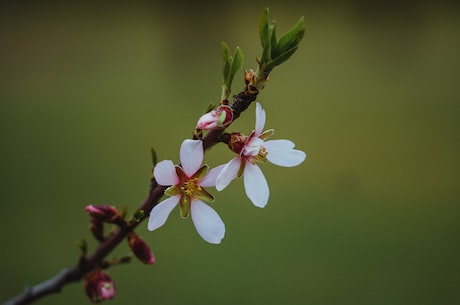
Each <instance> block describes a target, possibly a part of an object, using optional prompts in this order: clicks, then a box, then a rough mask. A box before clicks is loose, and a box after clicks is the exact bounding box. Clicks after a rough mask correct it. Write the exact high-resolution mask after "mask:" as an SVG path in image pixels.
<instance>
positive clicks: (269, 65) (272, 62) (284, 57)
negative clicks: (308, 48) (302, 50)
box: [266, 45, 299, 71]
mask: <svg viewBox="0 0 460 305" xmlns="http://www.w3.org/2000/svg"><path fill="white" fill-rule="evenodd" d="M298 48H299V46H298V45H297V46H295V47H294V48H292V49H290V50H287V51H286V52H284V53H282V54H280V55H279V56H278V57H276V58H274V59H272V60H270V61H269V62H267V64H266V70H267V71H271V70H272V69H273V68H274V67H276V66H279V65H280V64H282V63H283V62H285V61H286V60H288V59H289V58H290V57H291V56H292V54H294V53H295V51H297V49H298Z"/></svg>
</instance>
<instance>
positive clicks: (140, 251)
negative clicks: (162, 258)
mask: <svg viewBox="0 0 460 305" xmlns="http://www.w3.org/2000/svg"><path fill="white" fill-rule="evenodd" d="M128 244H129V247H130V248H131V251H133V253H134V255H135V256H136V257H137V258H138V259H139V260H140V261H141V262H143V263H145V264H149V265H153V264H155V256H154V255H153V252H152V251H151V250H150V248H149V246H148V245H147V243H146V242H145V241H144V240H143V239H142V238H140V237H139V235H137V234H136V233H134V232H130V233H129V235H128Z"/></svg>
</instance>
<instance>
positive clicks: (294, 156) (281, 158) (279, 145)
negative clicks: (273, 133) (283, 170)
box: [263, 140, 307, 167]
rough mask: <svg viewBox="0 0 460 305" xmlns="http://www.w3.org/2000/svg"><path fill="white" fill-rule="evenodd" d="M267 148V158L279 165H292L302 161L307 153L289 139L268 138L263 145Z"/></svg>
mask: <svg viewBox="0 0 460 305" xmlns="http://www.w3.org/2000/svg"><path fill="white" fill-rule="evenodd" d="M263 146H264V147H265V148H266V149H267V160H268V161H270V162H271V163H273V164H276V165H279V166H286V167H292V166H297V165H299V164H300V163H302V162H303V161H304V160H305V158H306V157H307V155H306V154H305V153H304V152H303V151H301V150H298V149H294V146H295V144H294V143H293V142H291V141H289V140H270V141H266V142H265V143H264V145H263Z"/></svg>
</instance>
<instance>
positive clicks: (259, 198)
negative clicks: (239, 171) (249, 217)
mask: <svg viewBox="0 0 460 305" xmlns="http://www.w3.org/2000/svg"><path fill="white" fill-rule="evenodd" d="M244 189H245V191H246V195H247V196H248V197H249V199H250V200H251V201H252V203H253V204H254V205H255V206H256V207H259V208H263V207H265V206H266V205H267V202H268V197H269V196H270V190H269V189H268V184H267V180H265V176H264V174H263V173H262V171H261V170H260V168H259V167H258V166H257V165H255V164H252V163H251V162H247V163H246V167H245V168H244Z"/></svg>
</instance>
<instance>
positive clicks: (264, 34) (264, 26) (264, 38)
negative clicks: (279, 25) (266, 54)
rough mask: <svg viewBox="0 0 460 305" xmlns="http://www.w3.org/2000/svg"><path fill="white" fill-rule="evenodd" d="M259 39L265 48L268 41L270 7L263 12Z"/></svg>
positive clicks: (260, 20)
mask: <svg viewBox="0 0 460 305" xmlns="http://www.w3.org/2000/svg"><path fill="white" fill-rule="evenodd" d="M259 37H260V42H261V43H262V47H265V45H266V43H267V42H268V41H269V40H268V7H267V8H265V10H264V11H263V12H262V15H260V19H259Z"/></svg>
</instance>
